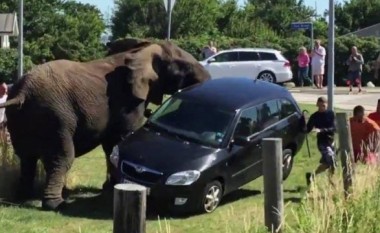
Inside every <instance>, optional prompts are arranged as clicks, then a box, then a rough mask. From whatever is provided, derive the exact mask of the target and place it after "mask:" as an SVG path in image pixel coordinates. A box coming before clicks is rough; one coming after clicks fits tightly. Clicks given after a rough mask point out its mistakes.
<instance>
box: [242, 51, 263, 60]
mask: <svg viewBox="0 0 380 233" xmlns="http://www.w3.org/2000/svg"><path fill="white" fill-rule="evenodd" d="M258 60H259V54H258V53H257V52H239V61H258Z"/></svg>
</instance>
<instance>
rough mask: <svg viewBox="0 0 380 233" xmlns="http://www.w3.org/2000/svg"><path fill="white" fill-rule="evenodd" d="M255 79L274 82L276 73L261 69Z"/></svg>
mask: <svg viewBox="0 0 380 233" xmlns="http://www.w3.org/2000/svg"><path fill="white" fill-rule="evenodd" d="M257 79H260V80H262V81H266V82H270V83H276V82H277V81H276V75H274V74H273V73H272V72H270V71H263V72H261V73H260V74H259V75H258V76H257Z"/></svg>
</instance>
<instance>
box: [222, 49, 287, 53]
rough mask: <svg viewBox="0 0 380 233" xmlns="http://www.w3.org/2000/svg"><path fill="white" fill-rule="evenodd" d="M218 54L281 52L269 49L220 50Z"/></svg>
mask: <svg viewBox="0 0 380 233" xmlns="http://www.w3.org/2000/svg"><path fill="white" fill-rule="evenodd" d="M219 52H220V53H222V52H271V53H278V52H281V51H280V50H276V49H270V48H234V49H227V50H220V51H219Z"/></svg>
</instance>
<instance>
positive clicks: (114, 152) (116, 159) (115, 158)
mask: <svg viewBox="0 0 380 233" xmlns="http://www.w3.org/2000/svg"><path fill="white" fill-rule="evenodd" d="M110 162H111V163H112V164H113V165H114V166H115V167H117V166H118V164H119V146H117V145H116V146H114V147H113V149H112V153H111V155H110Z"/></svg>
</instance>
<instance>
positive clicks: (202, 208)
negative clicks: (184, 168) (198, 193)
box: [198, 180, 223, 213]
mask: <svg viewBox="0 0 380 233" xmlns="http://www.w3.org/2000/svg"><path fill="white" fill-rule="evenodd" d="M222 196H223V186H222V184H221V183H220V182H219V181H217V180H214V181H212V182H210V183H208V184H207V185H206V186H205V188H204V190H203V194H202V197H201V199H200V203H199V206H198V212H200V213H211V212H213V211H214V210H215V209H216V208H217V207H218V206H219V204H220V201H221V199H222Z"/></svg>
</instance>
